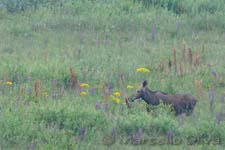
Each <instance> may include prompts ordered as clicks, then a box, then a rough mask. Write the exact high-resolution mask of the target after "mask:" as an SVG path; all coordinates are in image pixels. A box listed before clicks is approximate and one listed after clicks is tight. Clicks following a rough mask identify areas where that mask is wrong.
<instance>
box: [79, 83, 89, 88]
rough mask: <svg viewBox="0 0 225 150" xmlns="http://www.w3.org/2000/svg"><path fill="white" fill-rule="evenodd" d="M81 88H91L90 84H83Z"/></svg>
mask: <svg viewBox="0 0 225 150" xmlns="http://www.w3.org/2000/svg"><path fill="white" fill-rule="evenodd" d="M80 87H87V88H89V87H90V85H89V84H87V83H81V84H80Z"/></svg>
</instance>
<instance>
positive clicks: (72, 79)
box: [70, 67, 78, 89]
mask: <svg viewBox="0 0 225 150" xmlns="http://www.w3.org/2000/svg"><path fill="white" fill-rule="evenodd" d="M77 86H78V81H77V78H76V75H75V73H74V70H73V68H72V67H70V88H71V89H75V88H76V87H77Z"/></svg>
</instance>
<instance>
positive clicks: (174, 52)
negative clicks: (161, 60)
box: [173, 48, 177, 73]
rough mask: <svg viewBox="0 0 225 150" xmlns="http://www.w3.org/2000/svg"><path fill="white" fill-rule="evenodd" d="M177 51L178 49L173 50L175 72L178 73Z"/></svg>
mask: <svg viewBox="0 0 225 150" xmlns="http://www.w3.org/2000/svg"><path fill="white" fill-rule="evenodd" d="M176 55H177V51H176V48H173V64H174V69H175V72H176V73H177V56H176Z"/></svg>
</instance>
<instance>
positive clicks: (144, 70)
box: [136, 68, 150, 73]
mask: <svg viewBox="0 0 225 150" xmlns="http://www.w3.org/2000/svg"><path fill="white" fill-rule="evenodd" d="M136 72H139V73H149V72H150V70H149V69H147V68H137V69H136Z"/></svg>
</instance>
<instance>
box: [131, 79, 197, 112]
mask: <svg viewBox="0 0 225 150" xmlns="http://www.w3.org/2000/svg"><path fill="white" fill-rule="evenodd" d="M128 99H129V100H132V101H134V100H135V99H142V100H144V101H145V102H146V103H147V104H148V105H149V104H151V105H159V103H160V100H162V102H163V103H164V104H169V105H171V106H172V108H173V109H174V111H175V113H176V115H180V114H182V113H186V114H187V115H190V114H192V112H193V110H194V107H195V105H196V103H197V100H196V99H195V98H194V97H193V96H192V95H191V94H175V95H171V94H167V93H164V92H161V91H151V90H150V89H148V88H147V81H144V82H143V83H142V85H141V88H140V89H138V90H137V91H136V93H135V94H133V95H131V96H130V97H129V98H128ZM146 108H147V111H150V110H149V107H146Z"/></svg>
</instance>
